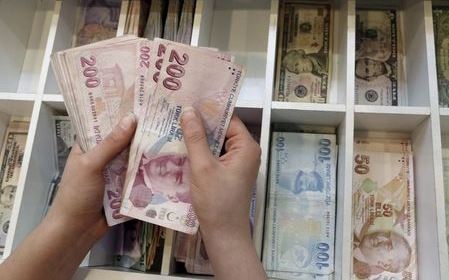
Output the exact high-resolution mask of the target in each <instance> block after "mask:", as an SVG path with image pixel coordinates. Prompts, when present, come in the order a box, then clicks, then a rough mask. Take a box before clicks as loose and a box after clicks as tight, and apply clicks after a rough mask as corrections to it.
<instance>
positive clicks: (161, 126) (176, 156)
mask: <svg viewBox="0 0 449 280" xmlns="http://www.w3.org/2000/svg"><path fill="white" fill-rule="evenodd" d="M154 42H155V43H156V44H159V43H160V42H165V43H164V44H165V46H164V44H162V52H161V53H163V54H164V55H163V57H161V61H160V62H158V63H157V64H158V66H159V67H158V69H160V72H157V73H155V74H157V75H155V76H154V77H156V80H157V85H156V87H155V89H154V96H153V97H152V98H153V99H152V102H150V103H149V106H148V108H147V113H146V115H145V118H144V121H143V122H142V123H141V126H142V127H144V129H141V128H140V127H138V129H137V135H136V136H135V140H134V141H133V143H132V144H131V150H132V151H133V152H134V151H137V156H136V160H134V161H130V165H129V166H128V170H130V172H131V174H130V175H129V179H130V180H127V182H126V187H125V189H124V193H123V194H124V199H123V202H122V207H121V210H120V213H121V214H122V215H125V216H128V217H133V218H136V219H140V220H144V221H147V222H150V223H153V224H157V225H161V226H165V227H169V228H172V229H175V230H177V231H182V232H185V233H190V234H193V233H195V232H196V231H197V229H198V220H197V218H196V215H195V213H194V211H193V208H192V205H191V200H190V195H189V185H188V182H189V165H188V161H187V151H186V147H185V145H184V142H183V136H182V130H181V128H180V117H181V114H182V112H183V110H184V109H185V108H186V107H193V108H195V109H196V111H197V112H199V114H200V115H201V117H202V119H203V120H204V125H205V128H206V132H207V139H208V143H209V146H210V149H211V151H212V153H213V154H214V155H215V156H219V154H220V151H221V147H222V145H223V142H224V137H225V133H226V130H227V126H228V124H229V121H230V118H231V116H232V111H233V108H234V105H235V102H236V100H237V97H238V94H239V89H240V87H241V84H242V82H243V76H244V72H243V69H242V68H241V67H240V66H239V65H237V64H234V63H232V62H230V61H227V59H225V57H226V56H223V55H221V54H220V53H219V52H216V51H211V50H205V49H198V48H194V47H190V46H186V45H182V44H177V43H167V41H164V40H162V41H158V40H155V41H154ZM160 47H161V46H160V45H159V47H158V48H160ZM150 65H151V62H150ZM139 133H143V134H144V135H145V137H141V136H139V135H138V134H139ZM136 144H137V146H139V147H138V148H137V149H134V146H136Z"/></svg>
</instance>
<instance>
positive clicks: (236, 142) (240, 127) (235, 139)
mask: <svg viewBox="0 0 449 280" xmlns="http://www.w3.org/2000/svg"><path fill="white" fill-rule="evenodd" d="M226 138H227V141H226V144H225V150H226V151H227V152H228V151H230V150H232V149H236V148H241V147H244V146H247V145H249V144H252V142H254V139H253V137H252V136H251V134H250V133H249V131H248V129H247V128H246V126H245V124H244V123H243V122H242V121H241V120H240V119H239V118H238V117H237V116H235V115H234V116H232V119H231V121H230V123H229V128H228V131H227V132H226Z"/></svg>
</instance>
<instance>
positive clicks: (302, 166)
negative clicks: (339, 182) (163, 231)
mask: <svg viewBox="0 0 449 280" xmlns="http://www.w3.org/2000/svg"><path fill="white" fill-rule="evenodd" d="M336 165H337V145H336V135H335V134H311V133H293V132H274V133H273V136H272V147H271V159H270V169H271V170H270V180H269V182H270V183H269V191H268V195H269V198H268V205H267V211H266V217H265V219H266V223H265V239H264V248H263V264H264V267H265V269H266V272H267V274H268V277H269V278H271V279H287V280H289V279H323V280H324V279H333V275H334V247H335V245H334V243H335V234H334V233H335V206H336Z"/></svg>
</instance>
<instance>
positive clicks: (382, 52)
mask: <svg viewBox="0 0 449 280" xmlns="http://www.w3.org/2000/svg"><path fill="white" fill-rule="evenodd" d="M400 34H401V33H400V20H399V14H398V12H397V11H396V10H357V24H356V61H355V102H356V104H368V105H392V106H398V105H405V104H406V95H405V83H404V78H403V58H404V52H403V50H402V42H401V36H400Z"/></svg>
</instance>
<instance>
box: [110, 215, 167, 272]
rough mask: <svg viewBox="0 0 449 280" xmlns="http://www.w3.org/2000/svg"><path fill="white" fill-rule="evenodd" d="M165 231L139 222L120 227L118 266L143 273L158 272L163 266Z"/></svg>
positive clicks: (131, 222) (116, 258)
mask: <svg viewBox="0 0 449 280" xmlns="http://www.w3.org/2000/svg"><path fill="white" fill-rule="evenodd" d="M164 240H165V229H164V228H163V227H159V226H156V225H153V224H149V223H145V222H142V221H139V220H131V221H127V222H125V223H122V224H120V225H119V226H118V232H117V241H116V244H115V245H116V249H115V262H114V264H115V265H116V266H121V267H125V268H132V269H136V270H140V271H142V272H146V271H155V272H158V271H160V269H161V265H162V256H163V248H164Z"/></svg>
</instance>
